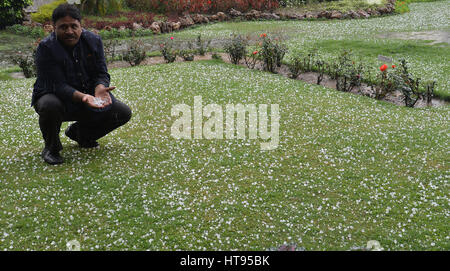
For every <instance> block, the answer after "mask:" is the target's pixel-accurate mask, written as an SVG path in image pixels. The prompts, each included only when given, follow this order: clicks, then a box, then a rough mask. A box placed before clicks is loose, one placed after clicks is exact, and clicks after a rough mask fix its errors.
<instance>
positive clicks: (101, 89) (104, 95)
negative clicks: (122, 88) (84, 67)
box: [95, 84, 116, 108]
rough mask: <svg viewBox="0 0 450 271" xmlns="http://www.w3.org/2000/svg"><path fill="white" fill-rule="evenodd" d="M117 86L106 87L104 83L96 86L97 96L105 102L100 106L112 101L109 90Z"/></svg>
mask: <svg viewBox="0 0 450 271" xmlns="http://www.w3.org/2000/svg"><path fill="white" fill-rule="evenodd" d="M115 88H116V87H105V86H104V85H102V84H100V85H98V86H97V87H96V88H95V98H98V99H101V100H102V101H103V104H102V105H101V107H100V108H103V107H106V106H108V105H110V104H111V103H112V100H111V96H110V95H109V92H110V91H111V90H113V89H115Z"/></svg>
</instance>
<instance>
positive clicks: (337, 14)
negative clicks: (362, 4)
mask: <svg viewBox="0 0 450 271" xmlns="http://www.w3.org/2000/svg"><path fill="white" fill-rule="evenodd" d="M341 18H342V13H340V12H339V11H336V10H333V11H332V12H331V15H330V19H341Z"/></svg>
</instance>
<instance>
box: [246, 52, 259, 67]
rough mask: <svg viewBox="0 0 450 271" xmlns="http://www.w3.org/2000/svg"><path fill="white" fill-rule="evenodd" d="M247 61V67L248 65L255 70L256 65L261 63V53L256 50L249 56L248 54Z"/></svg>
mask: <svg viewBox="0 0 450 271" xmlns="http://www.w3.org/2000/svg"><path fill="white" fill-rule="evenodd" d="M244 60H245V65H247V67H248V68H249V69H254V68H255V66H256V63H258V61H259V51H258V50H255V51H253V52H251V53H249V54H246V55H245V57H244Z"/></svg>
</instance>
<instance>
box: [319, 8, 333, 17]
mask: <svg viewBox="0 0 450 271" xmlns="http://www.w3.org/2000/svg"><path fill="white" fill-rule="evenodd" d="M330 16H331V12H329V11H327V10H324V11H321V12H319V14H317V18H327V19H328V18H330Z"/></svg>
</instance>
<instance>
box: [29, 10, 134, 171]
mask: <svg viewBox="0 0 450 271" xmlns="http://www.w3.org/2000/svg"><path fill="white" fill-rule="evenodd" d="M52 21H53V27H54V29H55V31H54V32H53V33H52V34H51V35H50V36H48V37H47V38H45V39H44V40H43V41H42V42H41V43H40V44H39V46H38V48H37V52H36V66H37V79H36V83H35V84H34V90H33V97H32V102H31V105H32V106H34V109H35V110H36V112H37V113H38V114H39V126H40V129H41V132H42V136H43V138H44V141H45V147H44V150H43V151H42V154H41V156H42V158H43V159H44V161H45V162H47V163H48V164H52V165H54V164H61V163H63V158H62V157H61V156H60V154H59V152H60V151H61V150H62V145H61V142H60V139H59V132H60V128H61V123H62V122H63V121H77V122H75V123H74V124H72V125H71V126H69V127H68V128H67V130H66V131H65V134H66V136H68V137H69V138H70V139H72V140H74V141H76V142H77V143H78V145H79V146H80V147H82V148H93V147H96V146H98V143H97V139H99V138H101V137H103V136H105V135H106V134H108V133H109V132H111V131H112V130H114V129H116V128H118V127H120V126H122V125H124V124H125V123H127V122H128V121H129V120H130V118H131V110H130V108H129V107H128V106H127V105H125V104H124V103H122V102H120V101H119V100H117V99H115V97H114V96H113V95H112V94H111V93H110V91H111V90H113V89H114V88H115V87H114V86H109V82H110V76H109V74H108V70H107V67H106V62H105V57H104V52H103V44H102V41H101V39H100V37H99V36H97V35H95V34H93V33H91V32H89V31H87V30H85V29H82V27H81V14H80V12H79V10H78V9H77V8H76V7H75V6H72V5H69V4H62V5H60V6H58V7H57V8H56V9H55V10H54V11H53V14H52Z"/></svg>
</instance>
